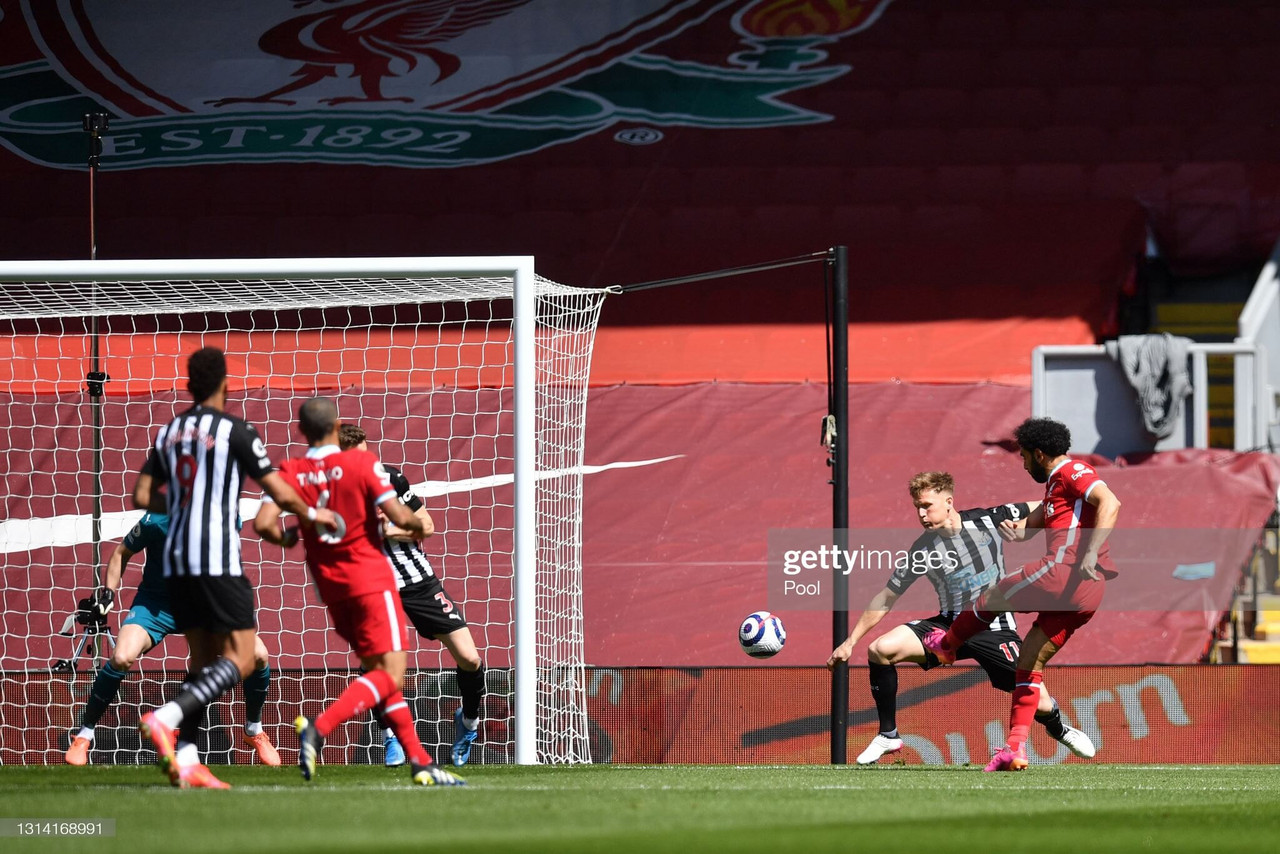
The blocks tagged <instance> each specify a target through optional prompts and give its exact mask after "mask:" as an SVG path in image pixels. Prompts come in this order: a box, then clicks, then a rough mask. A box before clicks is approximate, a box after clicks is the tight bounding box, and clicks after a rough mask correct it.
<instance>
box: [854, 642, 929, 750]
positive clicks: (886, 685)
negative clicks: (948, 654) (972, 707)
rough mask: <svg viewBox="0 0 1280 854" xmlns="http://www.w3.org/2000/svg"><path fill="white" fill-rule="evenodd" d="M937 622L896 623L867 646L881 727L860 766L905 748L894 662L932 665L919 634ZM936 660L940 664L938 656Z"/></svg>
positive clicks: (868, 662) (869, 672)
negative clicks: (900, 726)
mask: <svg viewBox="0 0 1280 854" xmlns="http://www.w3.org/2000/svg"><path fill="white" fill-rule="evenodd" d="M938 625H939V624H935V623H933V622H931V621H929V620H917V621H916V624H915V625H910V624H908V625H902V626H896V627H894V628H893V629H890V630H889V631H888V632H885V633H884V634H883V635H881V636H880V637H878V638H876V639H875V640H874V641H872V642H871V644H870V645H869V646H868V647H867V676H868V679H869V680H870V682H871V698H872V700H874V701H875V704H876V715H877V716H878V717H879V719H880V729H879V732H877V733H876V737H875V738H873V739H872V740H871V743H870V744H868V745H867V747H866V749H865V750H863V751H862V752H861V753H859V754H858V757H857V763H858V764H859V765H871V764H873V763H875V762H877V761H878V760H879V759H880V758H881V757H882V756H884V755H886V754H889V753H897V752H898V751H900V750H902V738H901V737H900V736H899V734H898V722H897V717H898V670H897V667H896V666H895V665H897V664H900V663H902V662H914V663H916V664H919V665H921V666H922V667H924V668H925V669H926V670H927V669H928V668H929V666H930V665H929V661H928V655H927V653H926V652H925V648H924V646H923V645H922V644H921V641H920V637H921V635H923V634H927V633H928V632H929V631H930V630H931V629H933V628H935V627H937V626H938ZM933 663H934V664H937V661H936V659H935V661H934V662H933Z"/></svg>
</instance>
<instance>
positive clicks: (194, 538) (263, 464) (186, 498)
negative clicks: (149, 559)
mask: <svg viewBox="0 0 1280 854" xmlns="http://www.w3.org/2000/svg"><path fill="white" fill-rule="evenodd" d="M142 470H143V472H145V473H147V474H150V475H151V476H152V478H154V480H155V486H156V488H159V487H160V486H162V485H163V486H165V487H166V492H167V496H166V497H167V499H168V505H169V534H168V538H167V539H166V540H165V551H164V574H165V577H170V576H175V575H243V574H244V570H243V568H242V567H241V565H240V490H241V488H242V487H243V485H244V479H245V476H246V475H247V476H249V477H252V478H253V479H254V480H261V479H262V478H263V477H265V476H266V475H268V474H270V473H271V472H272V471H273V466H272V465H271V460H270V458H269V457H267V449H266V448H265V447H264V446H263V444H262V440H261V439H260V438H258V431H257V430H255V429H253V426H252V425H251V424H249V423H248V422H246V421H244V420H243V419H240V418H236V417H235V416H234V415H228V414H227V413H225V412H219V411H218V410H216V409H210V408H208V407H205V406H194V407H192V408H191V409H188V410H187V411H186V412H183V413H182V414H180V415H178V416H177V417H176V418H174V419H173V420H172V421H170V422H169V423H168V424H166V425H165V426H163V427H161V428H160V432H159V433H157V434H156V440H155V444H154V445H153V446H152V448H151V455H150V456H149V457H148V458H147V462H146V465H144V466H143V469H142Z"/></svg>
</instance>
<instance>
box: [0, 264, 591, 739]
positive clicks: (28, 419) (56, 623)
mask: <svg viewBox="0 0 1280 854" xmlns="http://www.w3.org/2000/svg"><path fill="white" fill-rule="evenodd" d="M153 263H154V262H153ZM168 263H170V264H171V265H173V266H174V267H175V271H176V270H181V267H180V266H179V265H180V263H181V262H168ZM26 266H30V265H26ZM4 267H5V265H2V264H0V276H3V275H5V274H6V271H5V270H4ZM536 292H537V299H536V305H537V311H536V315H537V317H536V326H535V334H534V351H535V355H536V361H535V364H536V376H537V388H536V392H535V395H534V399H535V400H536V408H537V412H536V414H535V434H536V442H535V445H536V460H535V464H534V469H535V471H536V487H535V492H534V496H535V501H534V503H535V506H536V509H535V516H534V522H535V526H536V537H535V542H536V560H535V561H534V566H535V568H536V582H535V586H536V590H537V595H536V644H537V655H536V662H537V678H536V684H535V685H534V686H533V688H534V690H535V691H536V709H537V717H538V725H537V728H536V733H537V748H536V755H537V758H538V760H539V761H542V762H583V761H590V756H589V753H588V749H587V721H586V711H585V685H584V683H583V675H582V673H583V638H582V593H581V590H582V586H581V554H580V552H581V512H582V475H581V466H582V440H583V430H584V421H585V402H586V386H587V374H588V370H589V366H590V356H591V345H592V341H593V337H594V331H595V325H596V321H597V319H598V317H599V311H600V306H601V303H602V301H603V296H604V292H603V291H594V290H584V289H577V288H569V287H565V286H562V285H558V284H555V283H554V282H550V281H548V280H545V279H542V278H538V279H537V281H536ZM512 293H513V278H512V277H511V276H500V275H484V276H474V277H471V276H467V275H442V276H440V277H435V276H432V275H431V274H430V272H429V271H425V270H424V271H423V272H422V273H421V274H419V275H412V274H406V275H397V276H390V277H386V278H382V277H372V276H370V277H360V276H350V277H348V276H343V277H341V278H327V277H325V276H317V277H312V278H299V277H296V276H293V277H290V278H288V279H284V278H277V277H274V276H260V277H252V276H238V277H236V278H221V277H218V276H214V275H208V276H206V275H200V276H189V277H188V276H184V275H173V274H170V275H168V276H157V277H147V278H143V277H141V276H139V277H130V278H129V279H125V278H121V279H119V280H113V281H95V282H89V281H59V280H57V278H56V277H54V276H53V275H50V276H48V277H42V278H38V279H37V278H33V277H28V278H26V279H25V280H24V281H22V282H14V281H7V282H0V454H3V460H4V463H3V472H2V473H0V479H2V481H3V502H4V513H3V521H0V552H3V553H4V560H5V571H4V575H5V583H4V589H3V590H0V606H2V609H3V610H2V616H3V635H0V671H3V681H2V683H0V761H2V762H4V763H20V762H22V763H40V762H58V761H61V759H62V753H63V751H64V750H65V749H66V747H67V742H68V736H69V733H70V732H71V731H72V730H73V729H74V728H75V727H78V726H79V724H80V715H81V711H82V709H83V707H84V700H85V698H86V696H87V693H88V690H89V687H90V685H91V683H92V681H93V678H94V671H95V668H96V667H97V666H99V665H100V664H102V663H103V661H105V656H108V655H109V649H108V640H107V635H104V634H97V635H93V634H90V635H86V634H85V630H84V628H83V627H82V626H78V625H77V626H75V627H74V629H73V634H72V635H71V636H63V635H59V634H58V632H59V629H61V628H62V625H63V621H64V618H65V617H66V616H67V615H68V614H69V613H71V612H72V611H74V609H75V604H76V601H77V600H78V599H79V598H81V597H83V596H86V595H88V593H89V592H90V591H91V590H92V589H93V587H94V586H95V583H96V574H95V573H96V572H97V571H99V567H105V565H106V561H107V558H108V557H109V556H110V554H111V552H112V550H114V548H115V546H116V544H117V543H118V542H119V540H120V538H121V537H122V536H123V535H124V534H125V533H126V532H127V531H128V530H129V528H130V527H131V526H132V525H133V523H134V522H135V521H136V520H137V519H138V518H139V517H140V516H141V514H140V513H139V512H138V511H135V510H133V509H132V507H131V506H130V504H129V503H128V495H129V491H130V489H131V487H132V483H133V474H134V472H136V471H137V470H138V468H139V466H140V465H141V463H142V461H143V459H144V458H145V454H146V450H147V448H148V446H149V443H150V440H151V438H152V436H153V435H154V433H155V430H156V429H157V427H158V426H159V425H160V424H162V423H163V422H165V421H167V420H168V419H169V418H170V417H172V415H173V414H174V412H175V411H176V410H178V409H180V408H183V407H185V406H187V405H189V399H188V396H187V395H186V393H185V391H184V384H185V359H186V356H187V355H189V354H190V353H191V352H193V351H194V350H196V349H198V348H199V347H202V346H209V345H212V346H218V347H221V348H222V349H223V350H224V351H225V352H226V354H227V358H228V364H229V367H230V372H231V377H232V389H231V396H230V403H229V409H230V411H232V412H233V413H234V414H237V415H240V416H242V417H244V418H246V419H247V420H248V421H249V422H250V423H252V424H254V425H255V426H256V427H257V428H258V430H259V432H260V433H261V435H262V437H263V440H264V442H265V443H266V444H267V447H268V449H269V451H270V453H271V456H272V458H273V459H276V460H279V459H282V458H284V457H285V456H291V455H296V454H298V453H300V452H301V451H302V450H303V445H302V443H301V442H300V440H299V438H298V437H297V434H296V431H295V430H294V428H293V422H294V420H295V418H296V412H297V407H298V404H299V403H301V401H302V400H304V399H305V398H307V397H309V396H311V395H313V394H316V393H321V394H325V395H328V396H332V397H334V398H335V399H336V400H337V402H338V407H339V412H340V414H341V416H342V418H343V419H344V421H356V422H357V423H359V424H360V425H361V426H362V427H364V429H365V430H366V431H367V432H368V434H369V438H370V444H371V448H372V449H373V450H374V452H375V453H377V454H378V456H379V457H380V458H381V459H383V460H385V461H386V462H388V463H391V464H394V465H396V466H399V467H400V468H401V469H402V470H403V471H404V473H405V475H406V477H408V479H409V480H410V482H412V483H413V484H414V486H415V491H416V492H417V493H418V494H419V495H421V496H422V497H423V500H424V502H425V503H426V506H427V509H428V510H430V512H431V514H432V516H433V518H434V519H435V521H436V526H437V529H438V533H437V534H436V536H435V537H433V538H431V539H429V540H427V541H426V542H425V543H424V548H425V550H426V552H427V553H428V555H429V556H430V558H431V560H432V563H433V565H434V567H435V569H436V573H437V575H439V576H440V577H441V578H442V580H443V582H444V585H445V589H446V590H447V591H448V593H449V594H450V596H451V597H452V598H453V599H454V600H455V601H457V602H459V603H460V604H461V605H462V608H463V611H464V614H465V615H466V619H467V621H468V623H469V625H470V627H471V632H472V634H473V636H474V638H475V641H476V645H477V647H478V648H479V650H480V652H481V655H482V656H483V657H484V659H485V663H486V665H487V668H488V680H487V688H488V693H487V696H486V699H485V703H484V706H483V719H484V723H483V725H482V732H481V738H480V741H479V742H478V743H477V746H476V748H475V749H474V751H473V754H472V760H471V761H472V762H499V763H500V762H512V761H515V748H514V744H513V733H514V724H513V717H512V716H513V709H514V705H515V704H514V694H513V691H514V689H515V687H516V684H515V679H514V678H513V675H512V669H511V668H512V667H513V664H514V660H515V658H514V650H513V643H514V631H513V617H514V610H513V601H512V596H513V543H514V536H513V495H514V489H513V472H514V461H513V453H514V443H513V437H512V431H513V422H514V417H513V406H514V400H515V395H514V390H513V383H514V377H515V371H514V368H513V364H514V363H513V359H514V347H513V327H514V323H513V318H512V311H513V302H512ZM95 342H96V352H97V354H98V363H99V368H100V370H101V371H102V372H104V373H106V374H107V375H109V377H110V379H109V380H107V381H106V382H105V393H104V394H103V395H102V396H101V397H95V396H93V395H91V394H89V393H87V392H86V390H85V389H86V376H87V375H88V374H89V372H90V371H91V370H92V367H93V363H94V352H95ZM95 449H99V450H95ZM95 457H100V462H96V461H95ZM241 506H242V515H243V516H244V518H245V519H246V520H251V519H252V516H253V513H254V512H255V511H256V493H255V492H254V487H253V484H252V483H249V484H246V492H245V497H244V499H243V500H242V505H241ZM242 536H243V542H244V559H245V565H246V567H247V568H248V571H249V574H250V577H251V578H253V579H254V580H255V582H256V589H257V596H258V609H259V612H258V620H259V631H260V634H261V636H262V638H263V640H264V643H265V645H266V647H267V649H268V651H269V652H270V654H271V665H272V668H273V683H272V686H271V691H270V695H269V699H268V701H267V706H266V709H265V713H264V718H263V721H264V724H265V725H266V728H267V731H268V734H269V735H270V736H271V737H272V739H273V741H276V743H277V744H281V745H282V746H283V747H285V748H291V747H294V746H295V741H296V739H294V738H293V736H292V735H291V734H290V730H289V727H288V726H287V725H286V724H287V723H288V722H289V721H291V720H292V718H293V717H294V715H296V714H297V713H298V711H299V707H301V710H302V711H303V712H304V713H306V714H310V715H315V714H318V712H319V710H320V708H321V707H322V705H323V704H324V703H326V702H328V701H329V700H332V699H333V698H335V697H336V696H337V695H338V694H339V693H340V692H341V691H342V689H343V688H344V687H345V686H346V684H347V683H348V681H349V680H350V678H351V674H352V672H353V671H352V668H353V667H354V666H355V661H354V659H353V658H352V657H351V655H350V652H349V649H348V648H347V646H346V644H345V643H344V642H343V641H342V640H341V639H340V638H338V636H337V635H336V634H335V633H333V632H332V631H331V630H330V628H329V625H330V623H329V620H328V617H327V615H326V613H325V611H324V609H323V607H322V606H321V605H319V604H318V600H317V599H316V597H315V595H314V593H313V592H312V591H311V589H310V584H309V581H308V577H307V574H306V570H305V568H304V567H303V565H302V564H301V562H300V561H299V560H297V559H296V558H298V557H300V554H301V553H300V551H299V552H295V553H290V555H289V556H288V559H285V558H284V556H283V553H282V552H281V550H279V549H277V548H274V547H272V546H270V545H268V544H265V543H261V542H260V541H259V540H258V539H257V537H256V536H255V535H253V534H252V533H251V532H250V531H248V530H247V529H246V532H245V533H244V534H243V535H242ZM143 557H144V556H143V555H139V556H138V557H136V558H134V560H133V561H132V562H131V563H130V565H129V567H128V568H127V570H126V573H125V576H124V583H123V585H122V588H121V594H122V595H121V598H120V603H119V604H120V607H119V608H118V609H117V611H115V612H113V613H112V615H111V617H110V618H109V620H108V623H107V628H108V629H109V631H110V634H112V635H114V633H115V632H117V631H118V629H119V626H120V622H121V620H122V619H123V618H124V613H125V609H126V608H127V606H128V604H129V602H130V601H131V599H132V592H133V589H134V587H135V586H136V585H137V583H138V581H139V579H140V577H141V567H142V561H143ZM82 641H83V642H84V643H83V649H81V650H80V654H79V655H78V656H77V655H76V654H75V653H76V650H77V647H80V646H81V645H82ZM410 654H411V658H410V667H411V670H410V673H409V676H408V677H407V678H406V681H405V687H404V693H405V696H406V698H408V699H409V701H410V702H411V703H412V704H413V705H414V709H415V717H416V719H417V721H418V730H419V734H420V735H421V736H422V738H423V743H424V745H426V747H427V748H428V750H430V751H432V752H433V754H436V755H439V753H440V751H441V750H444V751H445V752H446V755H447V750H448V745H449V744H450V743H451V742H452V740H453V736H452V714H453V709H454V708H455V707H456V706H457V703H458V691H457V685H456V680H455V678H454V669H453V661H452V660H451V659H450V657H449V656H448V654H447V653H446V652H444V651H443V650H442V648H441V647H440V645H439V644H437V643H435V642H434V641H430V640H426V639H422V640H419V641H418V643H417V645H416V647H412V648H411V653H410ZM185 659H186V647H185V644H184V642H183V641H182V639H181V637H180V636H175V637H170V638H169V639H167V640H165V641H164V642H163V644H161V645H160V646H159V647H157V648H156V649H154V650H152V651H151V652H150V653H148V654H146V655H144V656H143V657H142V658H141V659H139V661H138V662H137V663H136V664H135V665H134V667H133V669H132V671H131V672H130V674H129V676H128V677H127V678H126V679H125V680H124V682H123V683H122V686H121V689H120V693H119V697H118V698H117V701H116V702H115V703H114V704H113V705H112V706H111V707H110V708H109V709H108V711H107V712H106V714H105V716H104V717H103V718H102V719H101V720H100V721H99V723H98V726H97V728H96V737H95V741H94V748H93V750H92V752H91V761H94V762H116V763H123V762H139V761H151V759H152V755H151V753H150V751H149V750H146V749H144V748H143V747H142V745H141V744H140V743H139V738H138V736H137V733H136V723H137V716H138V714H139V711H138V710H139V707H144V708H146V707H151V706H154V705H157V704H158V703H159V702H160V701H161V699H162V698H168V697H170V696H172V695H173V693H174V689H175V688H176V687H177V684H178V683H179V682H180V681H181V678H182V675H183V673H184V672H185V668H186V665H185ZM59 660H69V663H68V664H67V665H66V666H65V667H64V668H63V669H61V670H53V669H51V668H52V667H53V666H54V664H55V663H56V662H58V661H59ZM240 698H241V695H240V692H239V691H238V690H237V691H236V692H235V693H234V694H229V695H227V697H225V698H223V699H222V700H219V701H218V702H217V703H215V704H214V706H213V707H212V708H211V713H210V722H211V726H210V728H209V733H210V734H209V744H208V750H209V761H212V762H246V761H249V760H250V757H251V752H250V751H249V750H248V749H247V748H246V747H245V746H244V745H243V744H241V742H240V737H239V732H240V724H241V722H242V720H243V709H242V705H241V699H240ZM325 750H326V753H325V759H326V761H333V762H339V761H341V762H360V761H381V740H380V738H379V737H378V734H377V733H376V732H375V729H374V725H373V724H371V723H369V722H368V721H367V720H365V721H357V722H352V723H350V724H347V725H346V726H344V727H342V728H340V729H339V730H338V731H337V732H335V733H333V735H332V737H331V738H330V739H329V740H328V742H327V744H326V748H325Z"/></svg>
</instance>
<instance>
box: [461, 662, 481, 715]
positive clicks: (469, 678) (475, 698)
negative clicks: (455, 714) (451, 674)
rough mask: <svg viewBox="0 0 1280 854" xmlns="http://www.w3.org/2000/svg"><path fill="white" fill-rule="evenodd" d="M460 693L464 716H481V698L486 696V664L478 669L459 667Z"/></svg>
mask: <svg viewBox="0 0 1280 854" xmlns="http://www.w3.org/2000/svg"><path fill="white" fill-rule="evenodd" d="M458 693H460V694H462V716H463V717H465V718H467V719H468V720H475V719H476V718H478V717H480V699H481V698H482V697H483V696H484V665H483V664H481V665H480V668H479V669H478V670H463V669H462V668H461V667H459V668H458Z"/></svg>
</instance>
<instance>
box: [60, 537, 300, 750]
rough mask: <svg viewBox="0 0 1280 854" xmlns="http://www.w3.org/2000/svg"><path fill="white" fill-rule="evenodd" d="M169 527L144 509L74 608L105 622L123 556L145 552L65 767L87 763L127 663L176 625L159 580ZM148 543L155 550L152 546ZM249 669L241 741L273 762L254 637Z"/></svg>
mask: <svg viewBox="0 0 1280 854" xmlns="http://www.w3.org/2000/svg"><path fill="white" fill-rule="evenodd" d="M168 530H169V517H168V516H166V515H165V514H163V513H146V514H144V515H143V517H142V519H141V520H140V521H139V522H138V524H136V525H134V526H133V529H132V530H131V531H129V533H128V534H126V535H125V537H124V539H123V540H122V541H121V542H120V545H118V546H116V550H115V552H113V553H112V555H111V559H110V560H109V561H108V562H107V577H106V578H105V579H103V586H102V587H99V588H98V589H97V590H95V591H93V594H92V595H91V596H89V598H87V599H82V600H81V601H80V610H81V611H87V612H88V618H89V619H90V620H92V621H102V622H105V621H106V618H107V613H108V612H109V611H110V610H111V608H112V605H113V604H114V603H115V599H116V595H117V594H118V593H119V590H120V580H121V578H122V576H123V575H124V570H125V567H126V566H127V565H128V564H129V559H130V558H132V557H133V556H134V555H136V554H138V553H139V552H143V551H145V552H146V553H147V555H146V562H145V564H144V565H143V569H142V581H141V583H139V584H138V589H137V591H136V592H135V593H134V595H133V603H132V605H131V607H130V609H129V615H128V616H127V617H125V619H124V623H123V624H121V626H120V635H119V637H118V639H117V640H116V646H115V650H114V651H113V652H112V654H111V660H110V661H108V662H107V663H106V664H104V665H102V668H101V669H100V670H99V671H98V675H97V676H96V677H95V678H94V680H93V687H92V688H90V689H89V700H88V702H87V703H86V704H85V707H84V713H83V714H82V715H81V716H80V730H79V732H77V733H76V734H75V736H74V737H73V738H72V739H71V746H70V747H69V748H67V754H66V760H67V764H68V765H84V764H86V763H87V762H88V761H89V749H90V747H91V746H92V745H93V729H94V727H95V726H96V725H97V723H98V721H99V720H101V719H102V716H103V714H105V713H106V711H107V707H108V706H110V705H111V703H112V701H114V700H115V698H116V694H117V692H118V691H119V690H120V683H121V681H123V679H124V677H125V676H126V675H128V673H129V669H130V668H132V667H133V663H134V662H135V661H137V660H138V658H139V657H140V656H141V655H143V654H145V653H146V652H147V651H148V650H151V649H153V648H154V647H156V646H158V645H159V644H160V642H161V641H163V640H164V639H165V638H166V637H167V636H169V635H171V634H174V633H175V632H176V631H177V627H176V626H175V624H174V620H173V614H172V612H171V611H170V609H169V589H168V586H167V584H166V583H165V579H164V541H165V534H166V533H167V532H168ZM152 546H154V547H155V548H152ZM253 654H254V659H255V661H254V663H255V669H254V671H253V673H252V674H250V676H249V677H248V678H246V679H245V680H244V709H245V713H244V714H245V723H244V742H245V744H247V745H248V746H250V747H252V748H253V749H254V751H255V752H256V753H257V754H258V759H259V760H261V762H262V764H264V765H279V764H280V754H279V753H277V752H276V749H275V746H274V745H272V744H271V739H270V738H269V737H268V736H267V734H266V732H265V731H263V729H262V706H263V704H264V703H266V700H267V690H268V688H269V687H270V685H271V666H270V664H268V662H267V648H266V647H265V646H263V644H262V638H261V637H258V638H256V639H255V644H254V650H253Z"/></svg>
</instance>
